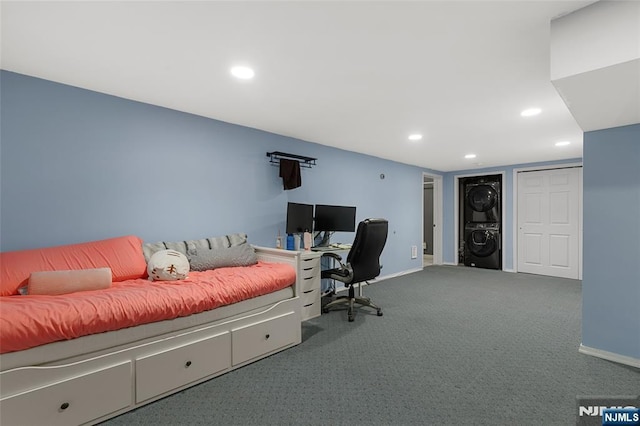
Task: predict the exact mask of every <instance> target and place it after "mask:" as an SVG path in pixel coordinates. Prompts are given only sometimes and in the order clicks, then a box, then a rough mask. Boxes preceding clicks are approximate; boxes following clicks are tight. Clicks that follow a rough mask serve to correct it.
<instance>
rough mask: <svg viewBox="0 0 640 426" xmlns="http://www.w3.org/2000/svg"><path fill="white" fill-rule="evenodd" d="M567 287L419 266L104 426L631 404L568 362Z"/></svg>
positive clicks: (545, 415)
mask: <svg viewBox="0 0 640 426" xmlns="http://www.w3.org/2000/svg"><path fill="white" fill-rule="evenodd" d="M580 284H581V283H580V281H575V280H567V279H559V278H548V277H541V276H535V275H527V274H513V273H507V272H501V271H491V270H483V269H474V268H465V267H454V266H432V267H429V268H426V269H425V270H423V271H421V272H417V273H413V274H409V275H405V276H402V277H398V278H394V279H389V280H386V281H382V282H380V283H376V284H373V285H371V286H368V287H365V294H366V295H367V296H370V297H371V298H372V299H373V301H374V302H375V303H377V304H379V305H380V306H382V308H383V311H384V316H383V317H377V316H376V315H375V313H374V312H371V313H368V312H369V311H367V310H365V309H362V310H360V311H358V313H357V314H356V319H355V322H352V323H349V322H348V321H347V318H346V311H332V312H330V313H328V314H323V315H322V316H321V317H319V318H315V319H312V320H310V321H307V322H305V323H303V342H302V344H300V345H299V346H296V347H294V348H291V349H288V350H286V351H283V352H281V353H279V354H276V355H273V356H271V357H269V358H266V359H264V360H261V361H258V362H257V363H254V364H251V365H248V366H246V367H243V368H241V369H239V370H236V371H233V372H230V373H227V374H225V375H223V376H220V377H217V378H215V379H213V380H210V381H208V382H206V383H203V384H200V385H198V386H195V387H192V388H190V389H187V390H185V391H182V392H180V393H178V394H175V395H172V396H170V397H167V398H164V399H162V400H160V401H157V402H155V403H152V404H150V405H147V406H144V407H141V408H139V409H137V410H135V411H132V412H130V413H126V414H124V415H121V416H119V417H117V418H114V419H111V420H110V421H107V422H105V423H104V424H105V425H136V424H138V425H152V424H153V425H164V424H167V425H168V424H171V425H175V424H202V425H205V424H206V425H209V424H211V425H212V424H216V425H427V424H428V425H465V424H468V425H472V424H473V425H481V424H482V425H485V424H486V425H516V424H517V425H529V424H530V425H541V424H544V425H555V424H557V425H571V424H575V421H576V410H577V409H576V396H577V395H594V396H603V395H610V396H613V395H638V394H640V370H638V369H635V368H632V367H628V366H623V365H619V364H616V363H612V362H608V361H605V360H601V359H598V358H594V357H590V356H586V355H583V354H580V353H578V347H579V345H580V341H581V339H580V330H581V325H580V314H581V288H580Z"/></svg>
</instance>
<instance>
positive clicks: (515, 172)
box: [511, 161, 584, 280]
mask: <svg viewBox="0 0 640 426" xmlns="http://www.w3.org/2000/svg"><path fill="white" fill-rule="evenodd" d="M578 167H579V168H581V169H582V171H584V168H583V164H582V162H581V161H580V162H575V163H565V164H553V165H551V164H550V165H546V166H537V167H536V166H530V167H518V168H517V169H513V176H512V180H513V185H512V187H513V191H512V193H513V194H512V195H513V203H512V209H513V211H512V215H513V221H512V222H513V230H512V234H511V235H512V237H513V242H512V244H513V271H514V272H518V260H519V259H518V173H520V172H533V171H541V172H543V171H545V170H554V169H572V168H578ZM582 179H583V172H581V173H580V180H579V182H578V279H579V280H581V279H582V192H583V188H582Z"/></svg>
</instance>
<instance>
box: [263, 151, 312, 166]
mask: <svg viewBox="0 0 640 426" xmlns="http://www.w3.org/2000/svg"><path fill="white" fill-rule="evenodd" d="M267 157H269V162H270V163H271V164H273V165H274V166H277V165H279V164H280V159H281V158H286V159H288V160H298V161H299V162H300V167H307V168H309V169H310V168H311V167H313V166H315V165H316V160H317V158H312V157H306V156H304V155H297V154H288V153H286V152H280V151H273V152H267Z"/></svg>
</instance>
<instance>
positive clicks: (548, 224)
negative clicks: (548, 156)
mask: <svg viewBox="0 0 640 426" xmlns="http://www.w3.org/2000/svg"><path fill="white" fill-rule="evenodd" d="M581 187H582V168H566V169H554V170H542V171H533V172H519V173H518V272H528V273H531V274H539V275H551V276H554V277H563V278H575V279H578V276H579V271H580V238H581V237H580V216H581V213H580V191H581Z"/></svg>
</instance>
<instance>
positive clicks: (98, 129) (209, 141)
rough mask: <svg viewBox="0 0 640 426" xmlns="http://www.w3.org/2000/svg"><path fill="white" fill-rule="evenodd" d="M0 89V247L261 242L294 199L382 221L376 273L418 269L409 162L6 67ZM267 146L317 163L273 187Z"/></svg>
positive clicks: (417, 216) (416, 203) (414, 178)
mask: <svg viewBox="0 0 640 426" xmlns="http://www.w3.org/2000/svg"><path fill="white" fill-rule="evenodd" d="M0 84H1V88H2V98H1V105H0V108H1V109H0V111H1V114H2V116H1V119H2V130H1V134H0V137H1V151H0V157H1V163H0V166H1V174H0V178H1V182H0V183H1V194H2V200H1V205H0V228H1V230H2V233H1V234H0V249H1V250H2V251H10V250H20V249H27V248H35V247H46V246H52V245H59V244H67V243H74V242H81V241H89V240H95V239H102V238H109V237H114V236H118V235H125V234H135V235H138V236H140V237H141V238H142V239H143V240H145V241H159V240H165V241H171V240H184V239H193V238H202V237H206V236H216V235H223V234H227V233H232V232H246V233H247V234H248V235H249V241H250V242H251V243H253V244H258V245H265V246H271V247H273V246H274V245H275V237H276V235H277V233H278V230H280V232H283V231H284V226H285V223H284V222H285V217H286V204H287V201H297V202H307V203H311V204H340V205H354V206H357V217H356V219H357V220H362V219H364V218H366V217H385V218H387V219H388V220H389V224H390V230H389V238H388V242H387V246H386V248H385V251H384V253H383V257H382V262H383V264H384V270H383V275H391V274H394V273H399V272H403V271H407V270H412V269H417V268H420V267H421V265H422V263H421V259H420V258H418V259H413V260H412V259H411V258H410V257H411V256H410V254H411V246H412V245H416V246H418V247H421V246H422V172H423V171H425V170H423V169H421V168H418V167H413V166H408V165H404V164H400V163H396V162H392V161H387V160H382V159H379V158H376V157H372V156H367V155H362V154H356V153H352V152H347V151H343V150H340V149H336V148H330V147H326V146H323V145H318V144H314V143H309V142H305V141H301V140H297V139H292V138H288V137H284V136H280V135H276V134H272V133H267V132H263V131H259V130H255V129H251V128H246V127H242V126H237V125H232V124H228V123H224V122H220V121H216V120H212V119H207V118H203V117H199V116H195V115H191V114H185V113H181V112H177V111H174V110H169V109H165V108H161V107H156V106H152V105H148V104H143V103H139V102H133V101H129V100H125V99H121V98H117V97H113V96H108V95H104V94H100V93H96V92H92V91H88V90H83V89H79V88H74V87H70V86H66V85H62V84H57V83H53V82H50V81H45V80H40V79H36V78H32V77H27V76H24V75H20V74H15V73H10V72H6V71H2V74H1V82H0ZM276 150H277V151H285V152H291V153H295V154H300V155H306V156H310V157H316V158H318V164H317V166H315V167H313V168H312V169H305V168H303V169H302V187H300V188H297V189H294V190H290V191H284V190H283V188H282V180H281V179H280V178H279V177H278V168H277V167H274V166H272V165H270V164H269V161H268V158H267V157H266V152H267V151H276ZM427 171H428V170H427ZM431 172H433V171H431ZM380 173H384V174H385V175H386V178H385V179H384V180H381V179H380V178H379V175H380ZM352 239H353V234H338V235H336V236H335V238H334V241H344V242H350V241H351V240H352Z"/></svg>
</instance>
